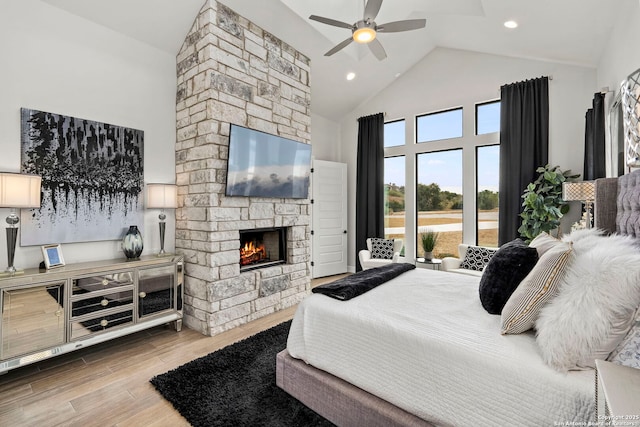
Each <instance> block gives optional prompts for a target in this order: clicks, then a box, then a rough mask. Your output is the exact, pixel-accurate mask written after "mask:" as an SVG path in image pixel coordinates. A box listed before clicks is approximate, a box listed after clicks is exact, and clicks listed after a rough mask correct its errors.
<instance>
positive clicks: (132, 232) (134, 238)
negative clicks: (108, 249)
mask: <svg viewBox="0 0 640 427" xmlns="http://www.w3.org/2000/svg"><path fill="white" fill-rule="evenodd" d="M142 248H143V245H142V234H140V230H138V226H137V225H132V226H130V227H129V231H127V233H126V234H125V235H124V238H123V239H122V250H123V251H124V255H125V256H126V257H127V258H129V259H136V258H139V257H140V254H141V253H142Z"/></svg>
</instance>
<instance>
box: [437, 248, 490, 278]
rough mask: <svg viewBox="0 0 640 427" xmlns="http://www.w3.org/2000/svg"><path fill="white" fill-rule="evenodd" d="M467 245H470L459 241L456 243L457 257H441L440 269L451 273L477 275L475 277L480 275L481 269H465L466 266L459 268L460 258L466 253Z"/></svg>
mask: <svg viewBox="0 0 640 427" xmlns="http://www.w3.org/2000/svg"><path fill="white" fill-rule="evenodd" d="M469 246H470V245H466V244H464V243H461V244H459V245H458V256H459V258H455V257H444V258H442V265H441V270H442V271H449V272H451V273H459V274H466V275H469V276H477V277H480V276H482V271H476V270H467V269H466V268H460V264H462V260H463V259H464V256H465V255H466V253H467V248H468V247H469Z"/></svg>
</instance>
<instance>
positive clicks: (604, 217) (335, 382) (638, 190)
mask: <svg viewBox="0 0 640 427" xmlns="http://www.w3.org/2000/svg"><path fill="white" fill-rule="evenodd" d="M594 222H595V226H596V227H597V228H600V229H603V230H605V231H606V232H608V233H616V232H617V233H619V234H626V235H632V236H635V237H640V170H637V171H635V172H632V173H630V174H627V175H623V176H621V177H620V178H601V179H597V180H596V200H595V204H594ZM276 384H277V385H278V387H280V388H281V389H283V390H285V391H286V392H287V393H289V394H290V395H291V396H293V397H295V398H296V399H298V400H299V401H300V402H302V403H303V404H304V405H306V406H307V407H309V408H311V409H312V410H314V411H315V412H317V413H318V414H320V415H322V416H323V417H324V418H326V419H327V420H329V421H331V422H332V423H334V424H336V425H338V426H341V427H349V426H354V427H356V426H363V425H366V426H376V427H387V426H434V424H431V423H429V422H428V421H425V420H423V419H421V418H418V417H416V416H415V415H413V414H411V413H409V412H407V411H405V410H403V409H401V408H399V407H397V406H395V405H393V404H391V403H389V402H387V401H386V400H382V399H380V398H379V397H376V396H374V395H372V394H370V393H368V392H366V391H364V390H362V389H360V388H358V387H356V386H354V385H352V384H350V383H348V382H346V381H344V380H342V379H340V378H338V377H335V376H333V375H331V374H329V373H327V372H325V371H322V370H320V369H317V368H314V367H313V366H311V365H307V364H306V363H305V362H304V361H302V360H298V359H294V358H293V357H291V356H290V355H289V353H288V352H287V350H283V351H281V352H280V353H278V355H277V356H276Z"/></svg>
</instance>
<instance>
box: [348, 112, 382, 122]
mask: <svg viewBox="0 0 640 427" xmlns="http://www.w3.org/2000/svg"><path fill="white" fill-rule="evenodd" d="M381 113H382V114H383V116H384V117H385V118H386V117H387V112H386V111H381ZM376 114H379V113H373V114H369V115H367V116H362V117H369V116H375V115H376ZM362 117H358V118H357V119H356V122H358V120H360V119H361V118H362Z"/></svg>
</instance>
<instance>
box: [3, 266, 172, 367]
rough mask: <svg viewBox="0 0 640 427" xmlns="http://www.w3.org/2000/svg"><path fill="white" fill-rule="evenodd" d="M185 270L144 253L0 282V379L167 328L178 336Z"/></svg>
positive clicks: (29, 273) (31, 272) (27, 273)
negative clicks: (130, 336) (86, 349)
mask: <svg viewBox="0 0 640 427" xmlns="http://www.w3.org/2000/svg"><path fill="white" fill-rule="evenodd" d="M183 268H184V262H183V258H182V256H179V255H175V256H166V257H157V256H146V257H141V258H140V259H136V260H125V259H116V260H109V261H96V262H85V263H78V264H67V265H65V266H63V267H60V268H56V269H52V270H39V269H30V270H25V272H24V273H23V274H19V275H16V276H13V277H0V309H1V310H2V316H1V317H0V342H1V343H2V347H1V348H0V374H2V373H5V372H7V371H9V370H11V369H14V368H18V367H20V366H24V365H28V364H30V363H34V362H37V361H39V360H43V359H47V358H49V357H53V356H57V355H60V354H63V353H68V352H70V351H73V350H77V349H80V348H83V347H86V346H89V345H93V344H97V343H100V342H104V341H108V340H111V339H114V338H118V337H121V336H123V335H127V334H130V333H133V332H137V331H141V330H143V329H147V328H151V327H154V326H158V325H161V324H164V323H169V322H173V324H174V326H175V328H176V330H177V331H179V330H180V329H181V326H182V306H183V304H182V301H183V297H184V286H183V284H184V271H183Z"/></svg>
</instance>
